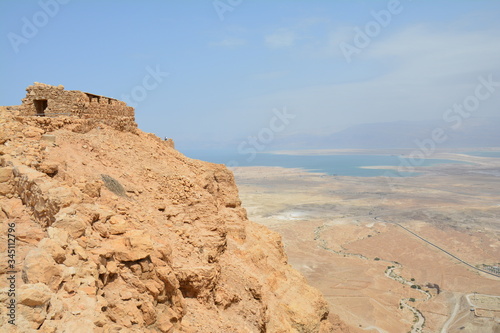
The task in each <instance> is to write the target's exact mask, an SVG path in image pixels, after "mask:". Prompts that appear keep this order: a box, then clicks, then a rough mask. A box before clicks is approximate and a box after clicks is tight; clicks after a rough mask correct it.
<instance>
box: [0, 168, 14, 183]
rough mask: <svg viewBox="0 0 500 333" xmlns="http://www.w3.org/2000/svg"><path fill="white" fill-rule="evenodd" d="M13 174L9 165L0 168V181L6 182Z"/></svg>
mask: <svg viewBox="0 0 500 333" xmlns="http://www.w3.org/2000/svg"><path fill="white" fill-rule="evenodd" d="M13 176H14V174H13V172H12V168H11V167H5V168H0V183H5V182H8V181H9V180H10V179H12V177H13Z"/></svg>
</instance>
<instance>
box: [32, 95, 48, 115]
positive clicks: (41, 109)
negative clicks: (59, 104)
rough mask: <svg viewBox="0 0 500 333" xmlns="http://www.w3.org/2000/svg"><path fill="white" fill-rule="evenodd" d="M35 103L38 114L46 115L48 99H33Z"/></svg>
mask: <svg viewBox="0 0 500 333" xmlns="http://www.w3.org/2000/svg"><path fill="white" fill-rule="evenodd" d="M33 102H34V103H35V109H36V115H37V116H39V117H44V116H45V109H46V108H47V100H46V99H38V100H35V101H33Z"/></svg>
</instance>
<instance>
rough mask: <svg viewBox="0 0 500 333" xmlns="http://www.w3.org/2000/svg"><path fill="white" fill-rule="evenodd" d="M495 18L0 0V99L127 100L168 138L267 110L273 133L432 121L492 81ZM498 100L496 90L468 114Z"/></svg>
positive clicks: (193, 135)
mask: <svg viewBox="0 0 500 333" xmlns="http://www.w3.org/2000/svg"><path fill="white" fill-rule="evenodd" d="M387 13H389V16H387ZM384 14H385V16H384ZM377 16H378V18H379V20H378V21H377V19H376V17H377ZM499 17H500V1H496V0H490V1H481V0H474V1H473V0H469V1H458V0H455V1H440V0H436V1H417V0H413V1H410V0H401V1H396V0H390V1H356V0H350V1H347V0H339V1H314V0H312V1H311V0H309V1H305V0H304V1H298V0H297V1H292V0H289V1H257V0H256V1H250V0H220V1H212V0H203V1H201V0H200V1H193V0H191V1H189V0H185V1H159V0H158V1H127V0H120V1H93V0H85V1H83V0H42V1H19V0H2V1H1V2H0V22H1V23H0V36H2V38H1V39H0V50H1V58H0V61H1V63H2V66H1V67H0V68H1V74H2V75H1V81H0V89H1V92H2V93H1V94H0V104H2V105H13V104H19V103H20V100H21V98H23V97H24V94H25V90H24V89H25V88H26V87H27V86H28V85H30V84H32V83H33V82H35V81H38V82H44V83H48V84H54V85H59V84H62V85H64V86H65V87H66V89H70V90H83V91H86V92H92V93H95V94H100V95H105V96H109V97H114V98H118V99H129V100H130V101H131V104H134V105H133V106H135V107H136V118H137V122H138V124H139V126H140V128H141V129H142V130H144V131H147V132H153V133H155V134H157V135H159V136H161V137H163V136H168V137H172V138H174V140H176V143H177V145H178V147H179V148H193V147H196V146H203V145H204V144H207V142H209V143H210V144H215V145H217V144H220V145H223V144H226V145H227V144H228V143H229V144H233V143H234V144H237V143H238V140H241V139H242V138H246V137H248V136H249V135H252V134H255V133H259V131H260V130H261V129H262V128H266V127H269V124H270V121H272V119H273V117H275V112H276V110H285V109H286V110H287V112H288V113H289V114H293V116H294V118H293V120H291V121H290V122H289V123H287V124H286V128H284V129H283V131H280V133H279V134H280V135H286V134H291V133H327V132H333V131H338V130H342V129H345V128H347V127H349V126H352V125H355V124H359V123H371V122H386V121H400V120H425V119H440V118H442V117H443V114H444V113H445V111H446V110H447V109H448V108H450V107H451V106H452V105H453V104H454V103H461V102H462V101H463V100H464V98H466V97H467V96H469V95H471V94H473V93H474V89H475V87H476V86H477V85H478V82H479V81H478V78H479V77H481V76H482V77H484V78H488V76H492V80H494V81H495V82H500V20H499V19H498V18H499ZM30 26H31V28H32V29H31V30H30ZM33 28H34V29H33ZM370 29H371V30H370ZM360 32H361V33H360ZM362 34H366V36H368V35H371V36H368V41H367V39H366V36H365V39H363V38H361V37H360V36H361V35H362ZM356 41H357V44H356ZM342 45H343V48H342ZM346 45H348V46H346ZM349 46H352V47H356V49H357V51H356V52H355V53H350V54H347V56H346V51H345V50H346V47H347V48H348V50H351V51H352V50H353V49H352V48H350V49H349ZM343 50H344V52H343ZM152 72H156V74H155V75H153V76H151V73H152ZM167 73H168V75H167ZM148 75H149V77H148ZM154 77H156V79H155V78H154ZM145 80H146V81H145ZM145 87H147V88H148V89H145ZM134 93H135V95H133V94H134ZM127 96H129V97H127ZM133 96H135V98H134V97H133ZM499 107H500V87H499V88H496V90H495V91H494V92H493V93H492V94H491V96H489V97H488V98H487V99H486V100H484V101H481V105H480V106H479V107H478V109H477V110H475V114H474V116H484V117H486V116H497V115H498V113H499V111H500V110H499ZM273 110H274V111H273Z"/></svg>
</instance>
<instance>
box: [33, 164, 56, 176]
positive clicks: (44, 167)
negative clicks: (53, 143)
mask: <svg viewBox="0 0 500 333" xmlns="http://www.w3.org/2000/svg"><path fill="white" fill-rule="evenodd" d="M38 170H39V171H41V172H43V173H45V174H47V175H49V176H53V175H55V174H56V173H57V172H58V171H59V165H58V164H57V163H54V162H43V163H42V164H40V165H39V166H38Z"/></svg>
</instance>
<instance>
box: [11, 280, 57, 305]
mask: <svg viewBox="0 0 500 333" xmlns="http://www.w3.org/2000/svg"><path fill="white" fill-rule="evenodd" d="M52 295H53V293H52V291H51V290H50V289H49V287H47V285H45V284H43V283H36V284H24V285H22V286H20V287H19V303H20V304H24V305H27V306H39V305H44V304H46V303H47V302H48V301H49V300H50V298H51V297H52Z"/></svg>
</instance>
